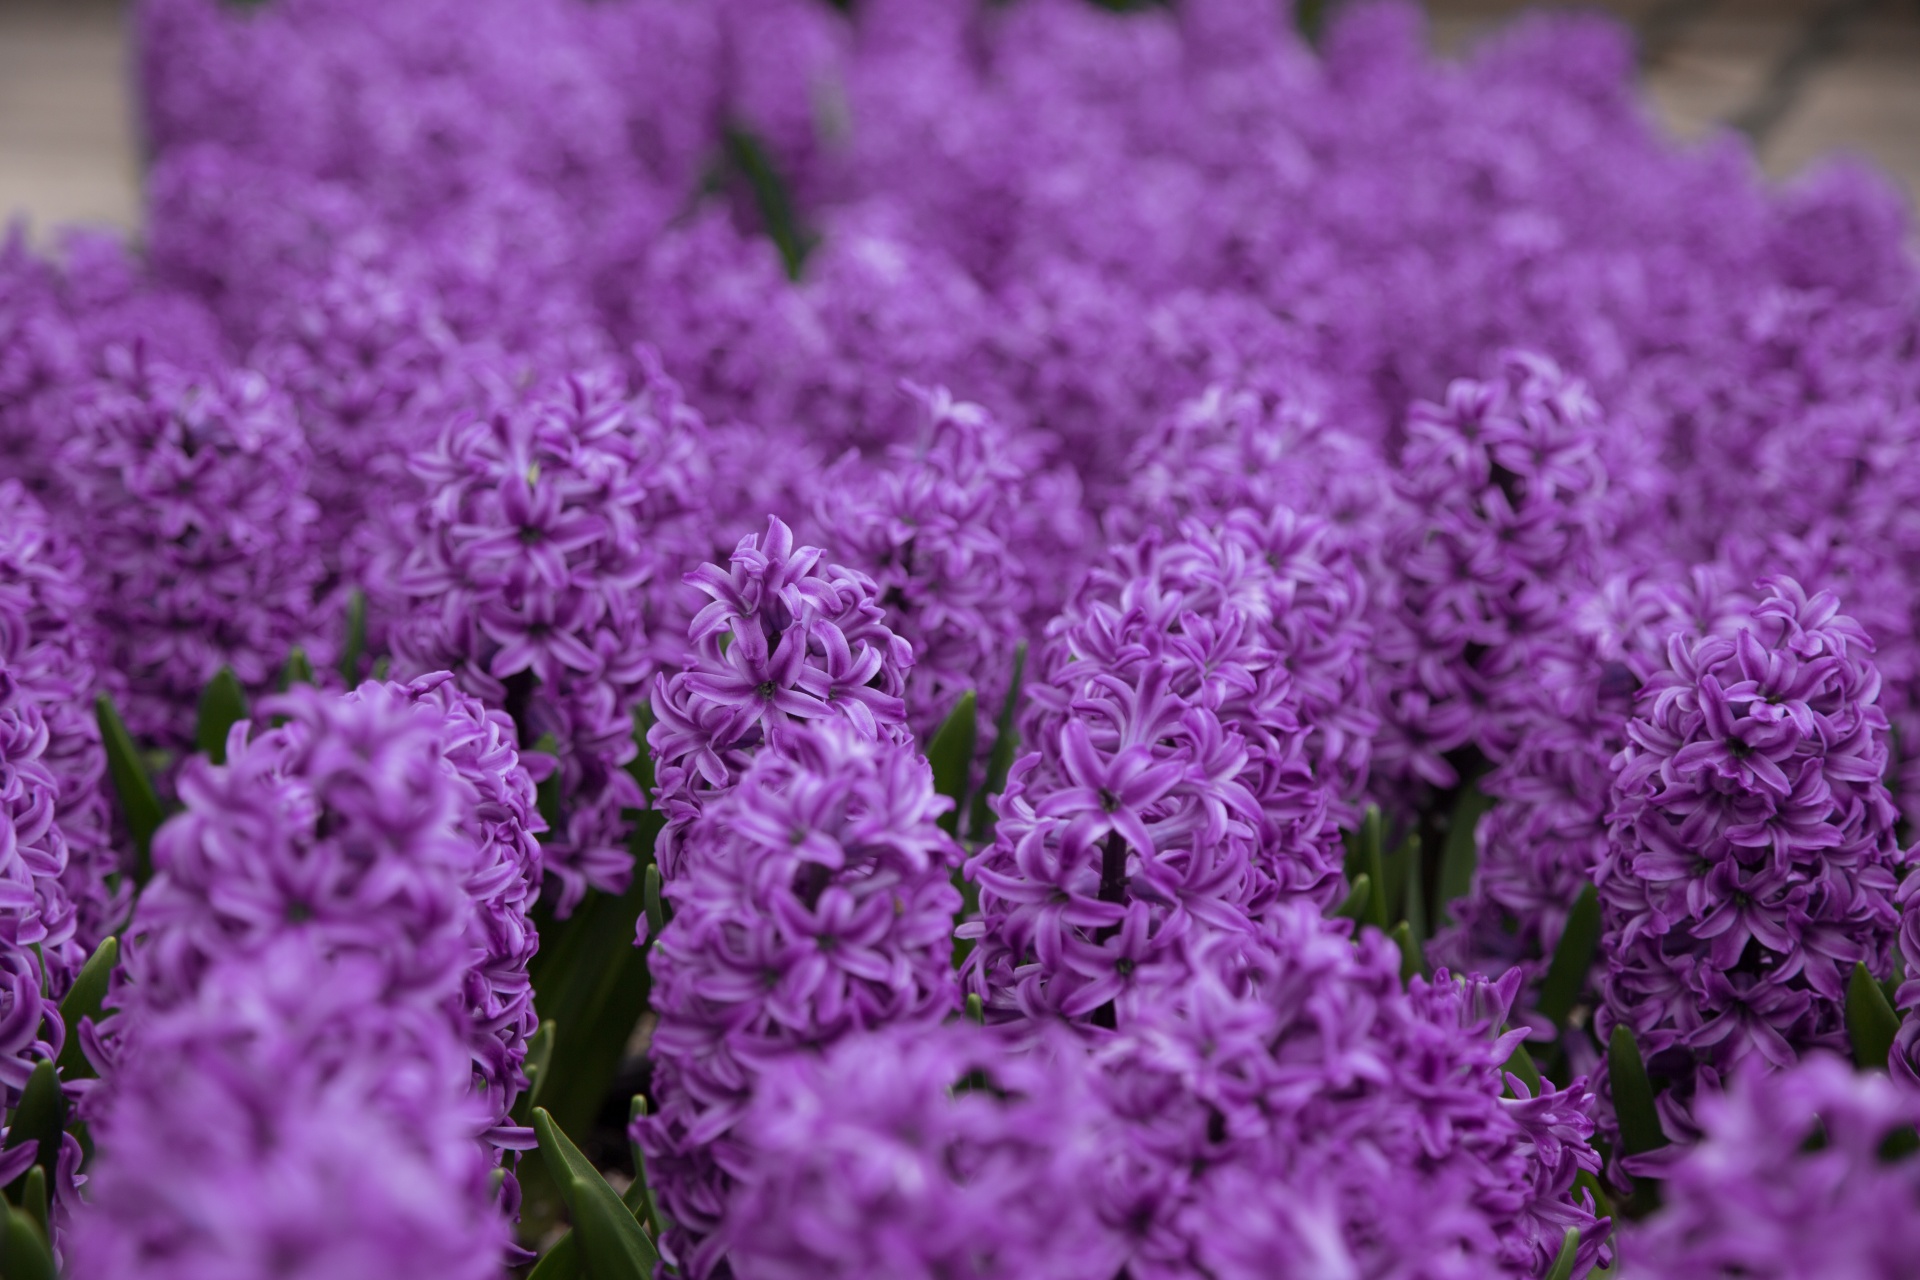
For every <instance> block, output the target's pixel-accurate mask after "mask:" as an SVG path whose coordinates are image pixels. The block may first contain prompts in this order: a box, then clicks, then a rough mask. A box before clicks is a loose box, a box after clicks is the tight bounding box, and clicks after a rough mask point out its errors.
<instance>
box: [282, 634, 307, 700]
mask: <svg viewBox="0 0 1920 1280" xmlns="http://www.w3.org/2000/svg"><path fill="white" fill-rule="evenodd" d="M313 682H314V681H313V663H312V661H311V660H309V659H308V657H307V651H306V650H305V649H302V648H300V647H299V646H298V645H295V646H294V649H293V652H292V653H289V654H288V655H287V665H286V666H284V667H282V668H280V692H282V693H285V692H286V691H287V690H289V689H291V688H293V686H295V685H297V684H312V683H313Z"/></svg>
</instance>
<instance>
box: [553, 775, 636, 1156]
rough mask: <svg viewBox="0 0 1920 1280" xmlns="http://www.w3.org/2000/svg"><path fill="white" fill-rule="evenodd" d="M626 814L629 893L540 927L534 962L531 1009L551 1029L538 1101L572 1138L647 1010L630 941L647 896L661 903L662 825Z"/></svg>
mask: <svg viewBox="0 0 1920 1280" xmlns="http://www.w3.org/2000/svg"><path fill="white" fill-rule="evenodd" d="M629 816H630V817H631V818H632V819H633V824H634V825H633V834H632V836H631V837H630V839H629V845H630V847H631V848H632V850H633V853H634V876H633V879H632V882H631V883H630V884H629V886H628V888H627V891H626V892H625V893H623V894H619V895H617V896H616V895H614V894H608V893H597V892H590V893H588V894H587V896H586V897H585V898H584V899H582V900H581V902H580V905H579V906H578V907H577V908H575V910H574V913H573V914H572V915H571V916H569V917H568V918H567V919H565V920H558V921H553V920H549V921H543V922H542V927H541V929H540V950H539V952H538V953H537V954H536V955H535V956H534V958H533V965H532V971H533V992H534V997H533V998H534V1007H535V1008H537V1009H538V1010H539V1012H540V1017H541V1019H542V1021H552V1022H553V1023H555V1024H556V1025H555V1028H554V1042H553V1050H552V1057H551V1058H550V1060H549V1063H548V1066H547V1068H546V1072H545V1075H546V1079H545V1081H544V1082H543V1083H542V1085H541V1098H542V1101H543V1105H544V1106H545V1107H546V1109H547V1110H549V1111H551V1112H553V1114H554V1115H555V1117H557V1118H558V1120H559V1122H560V1125H561V1127H562V1128H564V1129H568V1130H570V1131H572V1132H576V1133H578V1132H585V1131H586V1129H587V1128H588V1127H589V1126H590V1125H591V1124H592V1123H593V1118H594V1116H595V1115H596V1114H597V1113H598V1112H599V1109H600V1104H601V1101H602V1100H603V1099H604V1098H605V1097H606V1094H607V1090H608V1088H609V1087H610V1086H611V1085H612V1084H613V1080H614V1077H615V1076H616V1075H617V1074H618V1073H619V1070H620V1061H621V1058H622V1057H623V1055H624V1054H625V1052H626V1047H627V1042H628V1040H629V1039H631V1038H632V1036H633V1029H634V1027H635V1026H636V1025H637V1024H638V1023H639V1021H640V1015H641V1014H642V1013H643V1012H645V1011H646V1007H647V993H648V990H649V985H648V975H647V954H646V952H645V951H644V950H642V949H641V948H639V947H636V946H635V945H634V937H635V934H636V931H637V930H636V926H637V925H638V923H639V920H640V915H641V912H642V911H643V910H645V908H646V905H647V900H648V898H649V897H651V898H652V900H653V902H654V903H655V904H656V909H657V904H658V902H659V891H660V890H659V886H660V880H659V874H660V873H659V868H658V867H656V866H655V865H654V863H653V846H654V841H655V840H656V839H657V838H658V837H659V834H660V830H661V828H662V827H663V826H665V825H666V819H665V815H663V814H661V813H659V812H658V811H656V810H652V809H647V810H642V811H640V812H638V813H634V814H631V815H629ZM652 923H653V922H652V920H651V919H649V925H651V924H652Z"/></svg>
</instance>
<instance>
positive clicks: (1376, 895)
mask: <svg viewBox="0 0 1920 1280" xmlns="http://www.w3.org/2000/svg"><path fill="white" fill-rule="evenodd" d="M1369 817H1370V818H1378V817H1379V813H1378V811H1377V810H1376V811H1375V812H1374V813H1372V814H1370V815H1369ZM1368 825H1369V826H1371V827H1372V832H1371V834H1370V835H1366V836H1365V837H1364V839H1365V841H1366V843H1365V844H1364V845H1363V846H1362V849H1363V853H1364V855H1365V857H1366V859H1367V879H1369V880H1371V881H1372V882H1373V893H1372V894H1371V895H1370V896H1369V897H1368V899H1367V915H1366V921H1367V923H1368V924H1370V925H1372V926H1373V927H1374V928H1376V929H1378V930H1380V931H1381V932H1382V933H1385V932H1386V930H1387V925H1388V924H1389V923H1390V921H1389V919H1388V914H1387V868H1386V858H1385V855H1384V854H1383V852H1382V850H1381V848H1380V845H1381V839H1380V828H1379V827H1378V825H1376V824H1374V823H1372V822H1370V823H1369V824H1368Z"/></svg>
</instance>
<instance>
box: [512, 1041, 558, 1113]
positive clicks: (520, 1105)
mask: <svg viewBox="0 0 1920 1280" xmlns="http://www.w3.org/2000/svg"><path fill="white" fill-rule="evenodd" d="M554 1038H555V1027H554V1024H553V1019H552V1018H548V1019H546V1020H545V1021H543V1022H542V1023H541V1024H540V1029H539V1030H538V1031H535V1032H534V1033H533V1038H532V1039H530V1040H528V1041H527V1059H526V1061H525V1062H524V1063H523V1064H522V1065H521V1068H520V1069H521V1070H522V1071H524V1072H526V1075H527V1088H526V1091H525V1092H524V1093H522V1094H521V1095H520V1096H519V1097H518V1098H516V1099H514V1102H513V1122H514V1123H515V1124H519V1125H525V1124H529V1123H531V1122H532V1117H533V1109H534V1108H535V1107H537V1106H539V1105H540V1096H541V1092H542V1090H541V1086H542V1085H544V1084H545V1083H546V1082H547V1068H548V1066H549V1065H550V1064H551V1063H552V1062H553V1042H554Z"/></svg>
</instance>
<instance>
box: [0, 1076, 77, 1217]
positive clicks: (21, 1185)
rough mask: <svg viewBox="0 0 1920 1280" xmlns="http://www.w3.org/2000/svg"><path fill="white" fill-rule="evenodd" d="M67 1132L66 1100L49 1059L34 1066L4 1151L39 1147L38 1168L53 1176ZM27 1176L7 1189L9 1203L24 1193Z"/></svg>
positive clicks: (12, 1118) (36, 1158)
mask: <svg viewBox="0 0 1920 1280" xmlns="http://www.w3.org/2000/svg"><path fill="white" fill-rule="evenodd" d="M66 1128H67V1098H66V1095H65V1094H64V1093H62V1092H61V1091H60V1079H59V1077H58V1076H57V1075H55V1074H54V1070H53V1063H52V1062H51V1061H49V1060H48V1059H46V1058H42V1059H40V1061H38V1062H36V1063H34V1064H33V1074H32V1075H30V1076H28V1077H27V1087H26V1088H25V1089H24V1090H22V1091H21V1094H20V1105H19V1106H17V1107H15V1108H14V1109H13V1116H12V1117H11V1119H10V1120H9V1121H8V1124H7V1140H6V1142H5V1144H4V1149H5V1150H8V1151H11V1150H12V1149H13V1148H15V1147H17V1146H20V1145H21V1144H23V1143H27V1142H32V1143H36V1144H37V1148H36V1149H37V1153H38V1154H37V1155H36V1157H35V1165H34V1167H35V1168H41V1167H44V1168H45V1169H46V1171H47V1174H48V1175H49V1176H50V1175H52V1174H53V1173H54V1172H55V1171H56V1166H57V1164H58V1161H59V1159H60V1138H61V1135H62V1134H64V1133H65V1132H66ZM27 1176H28V1175H27V1174H24V1173H23V1174H21V1175H20V1177H19V1178H17V1179H15V1180H14V1183H13V1185H12V1186H10V1187H8V1188H7V1199H9V1200H11V1201H13V1202H14V1203H15V1204H19V1203H20V1197H21V1194H22V1193H23V1191H24V1190H25V1186H26V1180H27Z"/></svg>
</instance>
